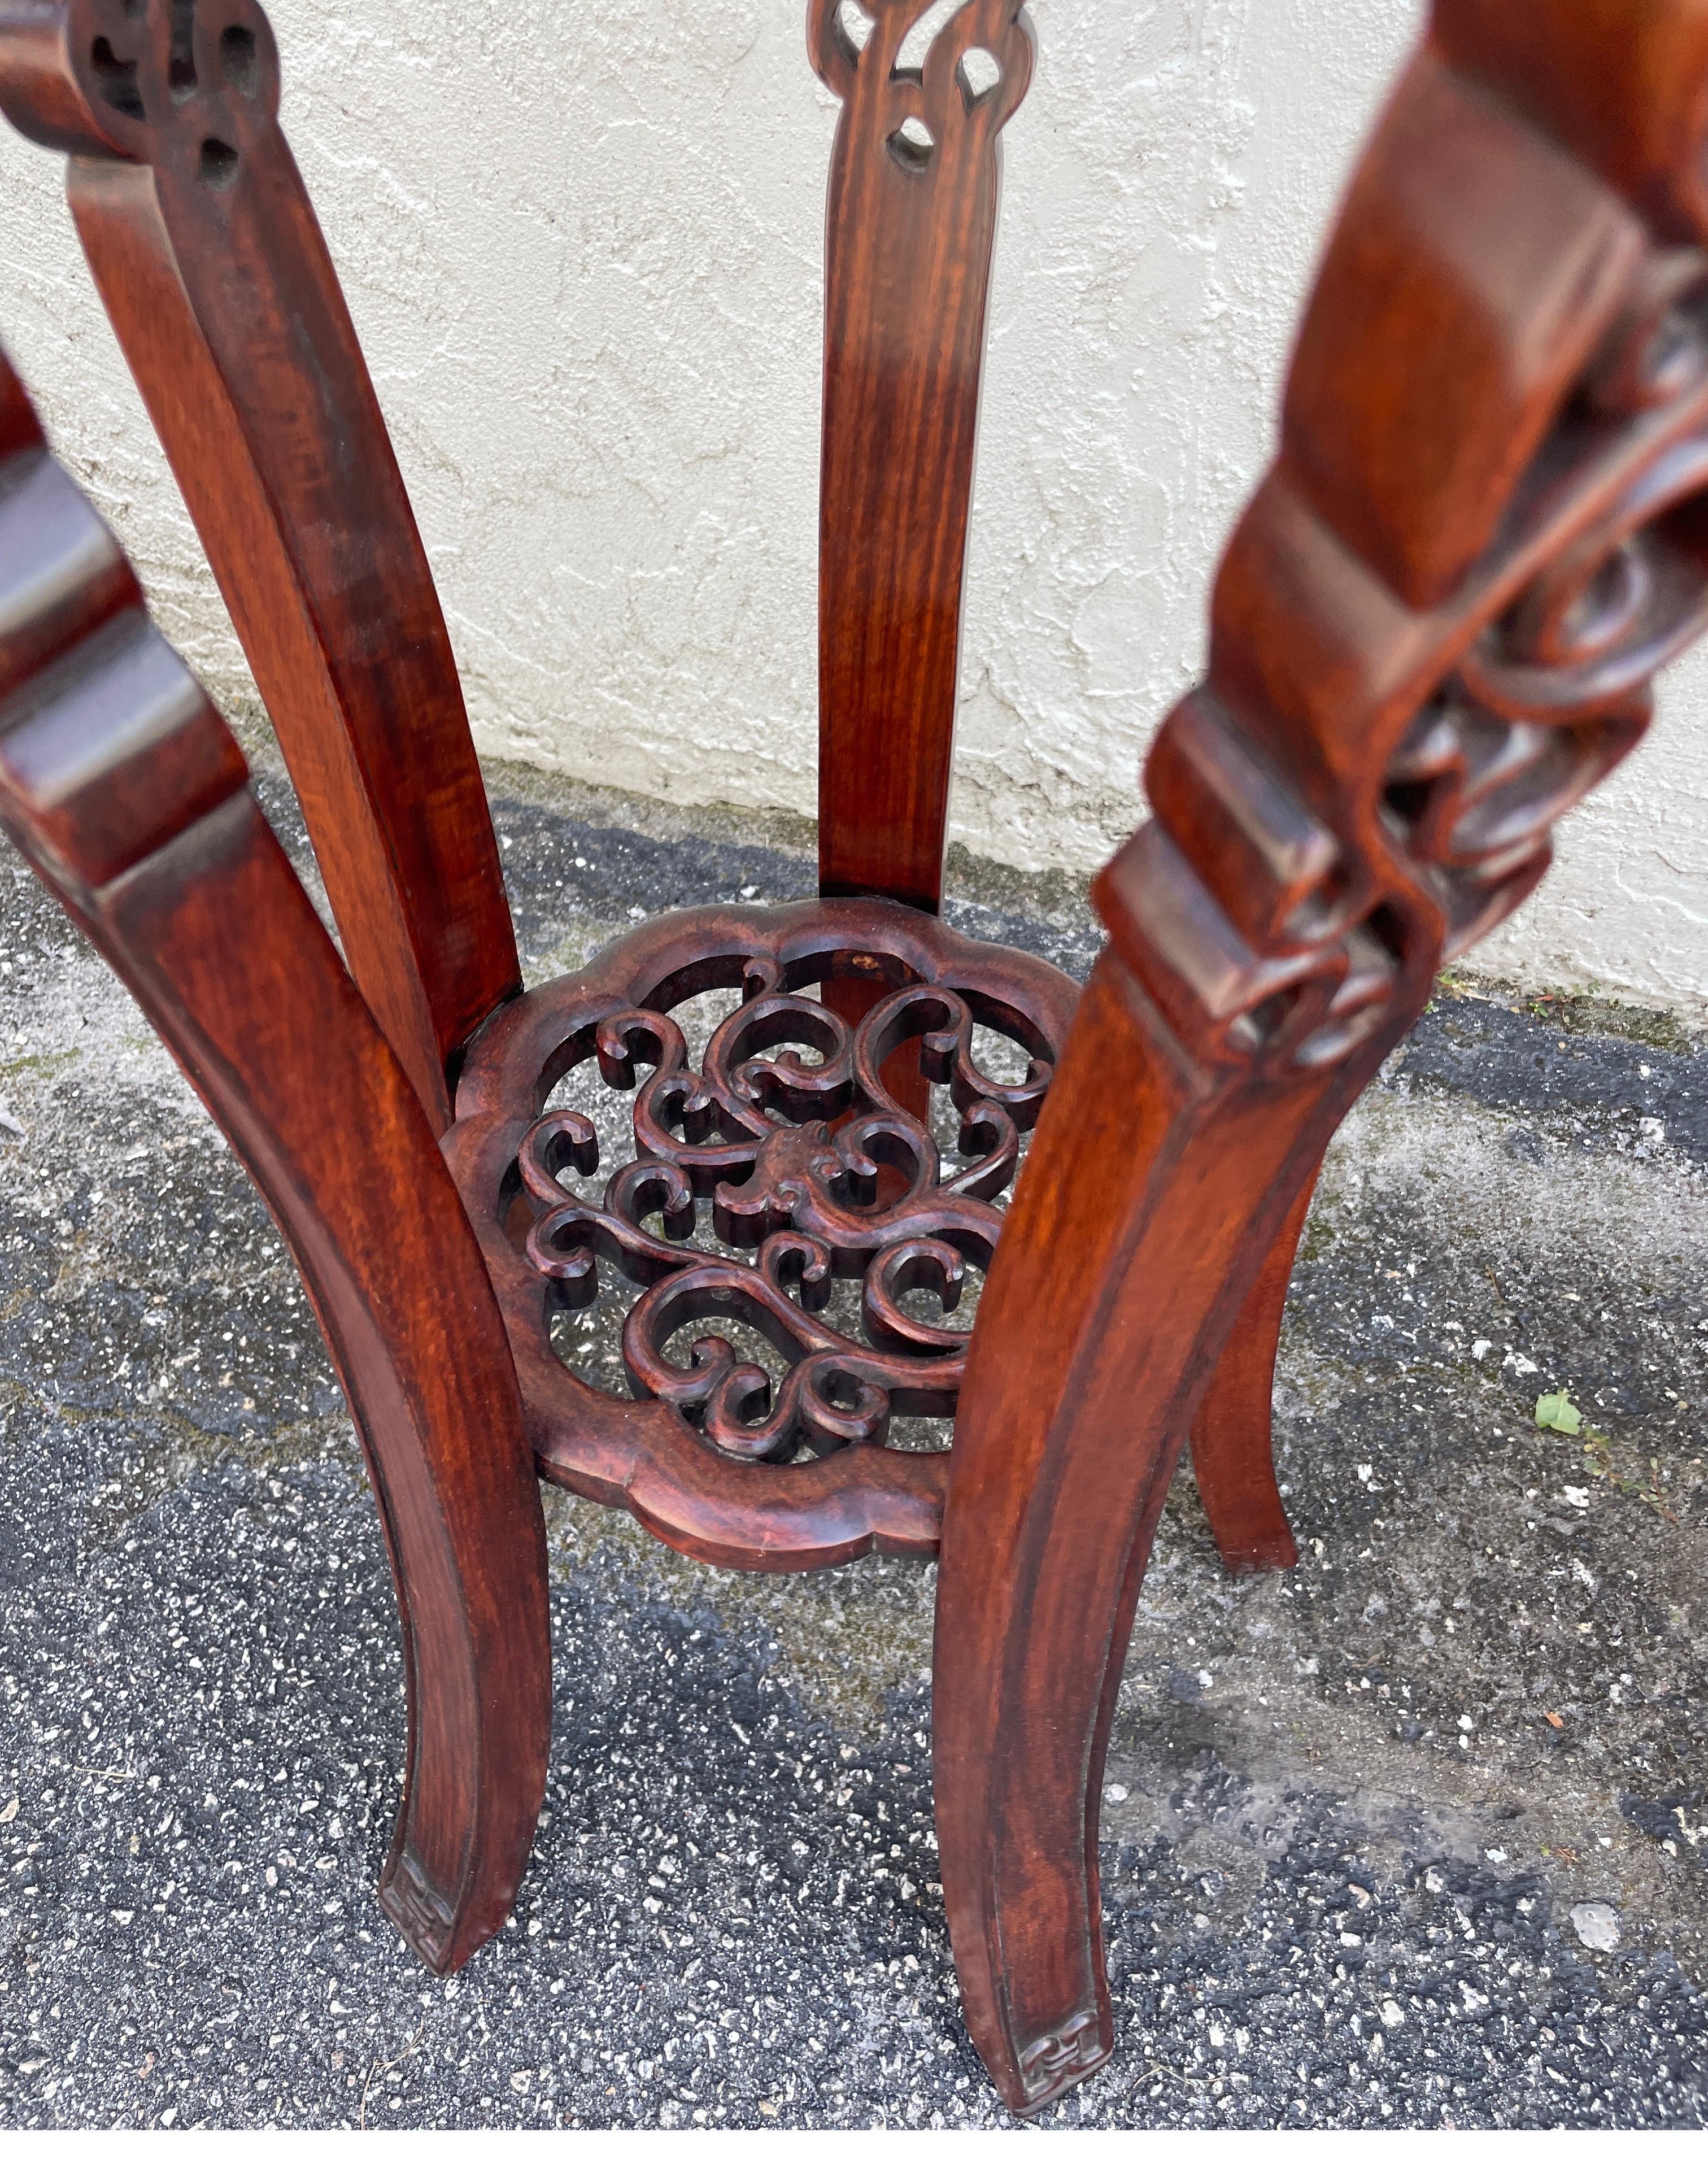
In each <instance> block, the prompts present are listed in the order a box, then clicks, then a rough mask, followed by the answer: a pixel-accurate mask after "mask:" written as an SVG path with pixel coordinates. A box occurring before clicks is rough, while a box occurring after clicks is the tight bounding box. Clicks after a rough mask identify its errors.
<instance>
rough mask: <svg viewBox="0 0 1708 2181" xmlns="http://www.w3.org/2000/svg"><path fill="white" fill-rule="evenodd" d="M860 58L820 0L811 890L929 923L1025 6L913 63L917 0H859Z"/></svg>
mask: <svg viewBox="0 0 1708 2181" xmlns="http://www.w3.org/2000/svg"><path fill="white" fill-rule="evenodd" d="M865 12H866V14H868V18H869V19H870V24H871V28H870V32H869V35H868V36H867V38H866V41H865V42H864V44H863V45H858V46H857V45H856V43H855V42H854V41H853V39H852V37H851V35H850V33H849V30H848V28H847V26H846V21H845V17H844V14H843V11H842V9H841V7H840V0H811V5H810V7H809V10H808V25H807V36H808V41H809V45H810V49H811V52H812V57H813V66H814V68H815V69H817V71H818V75H819V76H820V77H821V78H822V79H823V80H824V83H825V84H826V85H827V86H829V89H830V90H832V91H835V93H836V95H837V96H838V97H840V99H841V101H842V113H841V118H840V121H839V123H838V124H837V130H836V144H835V151H834V152H833V154H832V158H831V168H830V189H829V205H828V209H827V213H826V218H825V243H824V257H825V267H824V283H825V304H824V445H823V455H822V473H821V481H820V488H819V514H818V545H819V560H818V878H819V887H820V891H821V892H824V893H825V894H831V895H835V894H859V893H879V894H887V895H890V896H891V897H893V898H895V900H897V901H901V902H905V903H908V904H910V905H911V906H912V907H914V908H923V909H928V910H930V911H933V912H934V911H935V910H936V908H937V907H938V903H939V897H940V894H941V891H942V875H943V840H944V828H945V820H946V816H947V812H948V798H949V770H950V753H951V749H952V746H953V742H954V733H955V706H956V677H957V673H958V669H959V663H960V649H961V576H962V571H963V567H964V564H965V561H966V557H967V518H968V513H969V510H970V507H971V503H972V460H973V450H974V446H975V444H976V440H977V437H978V388H979V379H980V374H981V372H982V369H983V357H984V320H985V304H986V298H987V294H988V290H989V274H990V253H991V248H992V244H993V241H994V235H995V227H996V207H997V199H998V195H999V190H1000V145H999V143H998V141H997V138H998V133H999V131H1000V130H1001V128H1002V127H1003V125H1004V124H1005V123H1006V121H1007V120H1008V119H1009V117H1010V115H1011V114H1012V113H1013V112H1014V110H1015V108H1017V106H1018V105H1019V103H1020V102H1021V100H1022V98H1023V97H1025V94H1026V88H1027V85H1028V82H1029V80H1030V79H1031V74H1032V56H1033V46H1032V34H1031V30H1030V26H1029V25H1028V21H1027V19H1026V17H1025V15H1024V14H1023V13H1022V11H1021V5H1020V0H968V4H967V5H966V6H964V7H962V8H961V9H960V10H959V11H958V13H956V14H955V15H953V16H951V17H950V19H949V21H948V22H947V23H946V24H945V25H943V26H942V27H941V28H940V29H939V30H938V32H937V35H936V36H935V37H934V39H933V40H932V41H931V44H930V46H929V48H928V50H927V52H925V54H924V57H923V63H920V64H918V65H914V64H913V63H912V59H911V57H910V59H909V60H908V62H907V63H906V64H904V63H903V59H902V55H903V52H904V50H908V51H909V52H910V56H911V49H910V48H908V45H907V41H908V37H909V34H910V32H912V31H913V30H914V26H915V25H916V23H917V21H918V19H920V18H921V17H923V15H924V14H926V12H927V0H870V4H869V6H868V8H867V9H866V11H865Z"/></svg>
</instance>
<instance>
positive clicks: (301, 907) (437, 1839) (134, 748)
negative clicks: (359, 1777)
mask: <svg viewBox="0 0 1708 2181" xmlns="http://www.w3.org/2000/svg"><path fill="white" fill-rule="evenodd" d="M0 453H3V454H4V455H6V456H8V460H7V461H6V462H5V464H4V465H3V467H0V632H3V636H4V641H3V643H0V823H3V824H4V825H5V827H6V829H7V831H8V832H10V833H11V835H12V836H13V837H14V839H15V840H16V841H17V842H18V844H19V847H20V848H21V849H22V850H23V852H24V853H25V855H26V856H27V857H28V858H29V859H30V862H31V863H32V864H34V865H35V866H36V870H37V871H38V872H40V874H41V876H42V877H43V879H45V880H46V881H47V884H48V885H49V886H50V887H51V888H52V891H53V892H55V893H57V894H58V897H59V898H60V899H61V900H62V901H63V903H65V905H66V907H67V908H69V910H70V912H71V914H72V915H73V916H74V917H75V919H77V921H78V922H79V923H80V925H81V926H82V927H83V929H84V930H85V931H86V932H87V933H88V935H89V936H90V937H91V939H92V940H93V941H94V942H95V944H96V946H97V947H99V948H100V950H101V952H102V953H103V954H104V955H105V956H106V958H107V960H108V962H110V963H111V964H112V965H113V968H114V969H116V970H117V971H118V975H120V976H121V977H122V978H123V979H124V982H125V983H126V984H127V985H128V986H129V987H130V990H131V991H133V992H134V993H135V996H136V997H137V999H138V1000H139V1001H140V1002H141V1005H142V1007H143V1009H144V1011H145V1012H146V1014H147V1016H148V1018H149V1019H150V1020H151V1022H152V1024H154V1026H155V1028H156V1029H157V1030H158V1031H159V1033H160V1035H161V1036H162V1038H163V1040H164V1041H165V1042H166V1044H167V1046H168V1047H169V1049H170V1050H171V1052H172V1053H173V1055H174V1058H175V1059H176V1060H177V1061H178V1063H179V1066H180V1067H181V1068H183V1070H184V1072H185V1074H186V1075H187V1076H188V1077H189V1079H190V1081H191V1082H192V1083H193V1084H194V1085H195V1086H196V1090H197V1091H199V1092H200V1093H201V1097H202V1100H203V1102H205V1103H206V1105H207V1107H208V1109H209V1111H210V1112H211V1113H212V1115H213V1117H214V1118H215V1120H216V1121H218V1124H219V1125H220V1127H221V1128H222V1129H223V1130H224V1131H225V1134H226V1135H227V1136H228V1138H229V1140H230V1142H231V1144H232V1146H233V1148H234V1150H235V1151H236V1152H237V1153H238V1156H239V1157H240V1158H241V1159H242V1160H243V1162H244V1163H245V1166H246V1167H247V1168H248V1169H249V1172H250V1173H251V1176H252V1177H253V1179H254V1180H255V1183H256V1187H257V1188H258V1189H259V1190H260V1191H261V1194H262V1197H263V1199H264V1200H265V1201H266V1203H267V1208H268V1209H269V1211H270V1212H272V1213H273V1217H274V1218H275V1219H276V1220H277V1221H278V1225H279V1228H280V1229H281V1231H282V1232H283V1234H284V1237H285V1239H286V1240H287V1241H288V1242H289V1245H290V1248H291V1251H292V1254H293V1255H294V1256H295V1260H296V1263H297V1267H298V1269H299V1270H300V1273H301V1274H302V1278H303V1282H304V1284H305V1286H306V1289H307V1290H308V1293H309V1296H310V1299H311V1301H312V1302H313V1305H314V1307H315V1311H316V1314H317V1317H318V1318H319V1320H320V1323H321V1327H322V1331H323V1332H324V1333H325V1335H326V1340H327V1345H328V1348H329V1349H330V1350H331V1352H332V1356H333V1361H334V1362H335V1364H336V1365H337V1367H338V1372H339V1378H340V1379H341V1380H342V1382H343V1384H344V1391H345V1394H346V1395H347V1396H348V1398H349V1401H350V1414H351V1416H352V1417H353V1418H354V1420H355V1426H356V1429H357V1431H358V1433H360V1435H361V1442H362V1446H363V1449H364V1450H365V1452H366V1455H367V1460H368V1465H369V1470H370V1473H371V1475H372V1479H373V1486H374V1493H375V1497H376V1498H377V1500H378V1503H379V1509H380V1514H381V1518H382V1521H383V1524H384V1527H385V1532H386V1541H387V1544H388V1548H389V1550H390V1553H391V1559H392V1565H393V1569H394V1573H395V1576H396V1579H397V1587H398V1597H399V1605H400V1607H401V1610H402V1615H403V1631H404V1661H405V1672H406V1675H407V1678H408V1684H409V1698H410V1737H409V1759H408V1772H407V1779H406V1784H405V1793H404V1807H403V1813H402V1815H401V1818H400V1819H399V1825H398V1829H397V1835H396V1838H395V1839H394V1842H393V1846H392V1852H391V1856H390V1858H389V1861H388V1864H387V1868H386V1871H385V1875H384V1878H383V1883H382V1886H381V1895H382V1898H383V1901H384V1902H385V1905H386V1907H387V1908H388V1911H389V1913H391V1915H392V1916H393V1917H394V1919H395V1920H396V1922H397V1923H398V1924H399V1925H400V1927H401V1928H402V1930H403V1931H404V1933H405V1935H406V1936H407V1937H408V1939H409V1940H410V1942H411V1944H412V1945H414V1946H416V1949H417V1950H418V1951H419V1952H421V1955H422V1956H423V1957H424V1958H425V1959H426V1960H427V1962H428V1963H430V1964H431V1965H432V1966H433V1968H436V1969H440V1970H449V1969H453V1968H456V1967H458V1966H459V1964H460V1963H462V1962H464V1961H466V1959H467V1958H468V1957H469V1955H470V1954H471V1953H472V1952H474V1950H475V1948H476V1947H477V1946H479V1945H480V1944H481V1942H482V1941H483V1940H484V1939H487V1938H488V1937H490V1936H491V1935H492V1934H493V1931H495V1930H497V1929H498V1928H499V1925H500V1924H502V1923H503V1921H504V1918H505V1917H506V1916H507V1915H508V1914H509V1913H510V1907H511V1904H512V1902H514V1900H515V1891H516V1886H517V1884H518V1881H519V1880H520V1878H521V1872H522V1869H523V1866H524V1864H526V1859H527V1854H528V1849H529V1845H530V1842H531V1841H532V1837H533V1830H534V1825H535V1820H536V1819H537V1815H538V1812H539V1807H540V1802H541V1798H542V1796H543V1792H544V1784H545V1767H546V1749H547V1742H548V1737H549V1734H550V1730H551V1662H550V1654H549V1629H548V1619H547V1603H546V1570H545V1536H544V1526H543V1521H542V1520H541V1515H540V1501H539V1488H538V1485H537V1481H536V1479H535V1476H534V1468H533V1461H532V1455H531V1453H530V1450H529V1448H528V1444H527V1441H526V1434H525V1431H524V1427H523V1422H522V1415H521V1399H520V1396H519V1394H518V1392H517V1389H516V1380H515V1368H514V1367H513V1365H512V1363H511V1361H510V1348H509V1344H508V1342H507V1340H506V1339H505V1336H504V1327H503V1323H502V1322H501V1320H500V1318H499V1311H498V1306H497V1304H496V1302H495V1301H494V1300H493V1292H492V1289H491V1286H490V1284H488V1278H487V1273H486V1267H485V1265H484V1263H483V1262H482V1257H481V1255H480V1251H479V1247H478V1245H477V1243H476V1241H475V1238H474V1235H473V1234H472V1232H471V1229H470V1228H469V1225H468V1223H467V1221H466V1218H465V1217H464V1215H463V1211H462V1207H461V1205H460V1202H459V1201H458V1198H457V1195H456V1191H455V1187H454V1186H453V1184H452V1182H451V1179H450V1175H449V1172H448V1171H447V1169H446V1168H445V1164H444V1160H443V1158H442V1157H440V1155H439V1150H438V1144H437V1142H436V1140H435V1139H434V1136H433V1131H432V1129H430V1128H429V1127H428V1125H427V1118H426V1115H425V1114H424V1113H423V1112H422V1109H421V1105H420V1103H419V1102H418V1101H417V1100H416V1096H415V1095H414V1092H413V1091H411V1089H410V1084H409V1081H408V1079H407V1078H406V1077H405V1074H404V1071H403V1068H402V1067H401V1065H400V1064H399V1061H398V1059H397V1057H396V1056H395V1054H394V1052H393V1051H392V1049H391V1047H390V1046H388V1044H387V1043H386V1041H384V1039H383V1038H382V1037H381V1035H380V1034H379V1032H378V1030H377V1029H376V1027H375V1025H374V1022H373V1019H372V1016H371V1015H370V1014H369V1013H368V1011H367V1009H366V1007H365V1006H364V1005H363V1003H362V1001H361V998H360V997H359V996H358V994H357V992H356V991H355V986H353V985H352V984H351V982H350V978H349V976H348V975H347V974H346V973H345V970H344V966H343V964H342V963H341V962H340V961H339V958H338V954H337V952H336V951H335V949H334V948H333V943H332V941H331V940H330V939H329V938H328V936H327V933H326V931H325V930H324V928H323V927H322V925H321V923H320V920H319V919H318V918H317V916H316V914H315V913H314V909H313V908H312V906H311V903H310V902H309V900H308V897H307V896H306V894H305V893H304V892H303V890H302V888H301V886H300V884H299V883H298V881H297V879H296V876H295V873H294V872H293V871H292V870H291V868H290V865H289V862H288V861H287V860H286V859H285V856H284V852H283V850H282V849H281V848H279V846H278V842H277V841H275V840H274V838H273V835H272V833H271V832H270V831H268V829H267V824H266V821H265V820H264V819H263V818H262V815H261V813H260V811H259V810H258V809H256V805H255V803H254V801H253V800H252V798H251V796H250V794H249V792H248V789H247V786H246V768H245V765H244V761H243V758H242V754H241V753H240V751H239V749H238V748H237V745H236V744H235V743H234V741H233V740H232V738H231V737H230V734H229V732H228V731H227V729H226V727H225V726H224V724H223V721H221V720H220V719H219V717H218V715H217V714H216V713H215V712H214V711H213V710H212V707H211V706H210V705H209V704H208V703H207V698H206V697H205V696H204V695H203V694H202V692H201V689H200V688H199V687H197V686H196V682H195V681H194V679H193V678H192V676H190V671H189V670H188V669H187V668H186V667H185V665H184V663H183V661H182V660H180V659H179V658H178V657H177V655H176V654H174V652H173V651H172V650H171V649H170V648H169V647H168V645H167V643H165V641H164V640H163V638H162V637H161V636H160V634H159V632H157V630H156V629H155V628H154V627H153V626H152V624H151V623H150V622H149V621H148V620H147V619H146V616H145V614H144V612H143V609H142V599H141V594H140V592H139V590H138V589H137V587H136V583H135V577H133V575H132V573H131V571H130V570H129V566H127V565H126V563H125V561H124V557H123V555H121V554H120V553H119V551H118V547H117V545H116V544H115V543H114V541H113V538H112V537H111V536H110V534H109V533H107V530H106V528H105V527H104V526H103V525H102V523H101V522H100V520H99V518H98V517H97V516H96V514H95V512H94V511H93V509H91V507H90V506H89V505H88V503H87V502H86V501H85V500H83V498H82V496H81V495H80V494H79V493H78V491H77V490H76V488H75V487H74V485H73V484H72V483H71V482H70V480H69V478H67V477H66V476H65V474H64V472H63V471H61V470H59V469H58V467H57V466H56V465H55V464H54V463H53V462H52V461H51V460H50V459H49V458H48V456H47V454H46V452H45V450H43V449H42V448H41V443H40V435H39V432H38V430H37V428H36V420H35V417H34V416H33V415H32V414H31V412H30V407H29V405H28V403H27V401H26V400H25V397H24V395H23V391H22V389H21V388H20V387H19V385H18V383H17V381H16V379H15V378H13V376H12V374H11V373H10V371H9V369H8V367H7V366H6V363H5V361H4V359H3V357H0Z"/></svg>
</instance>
